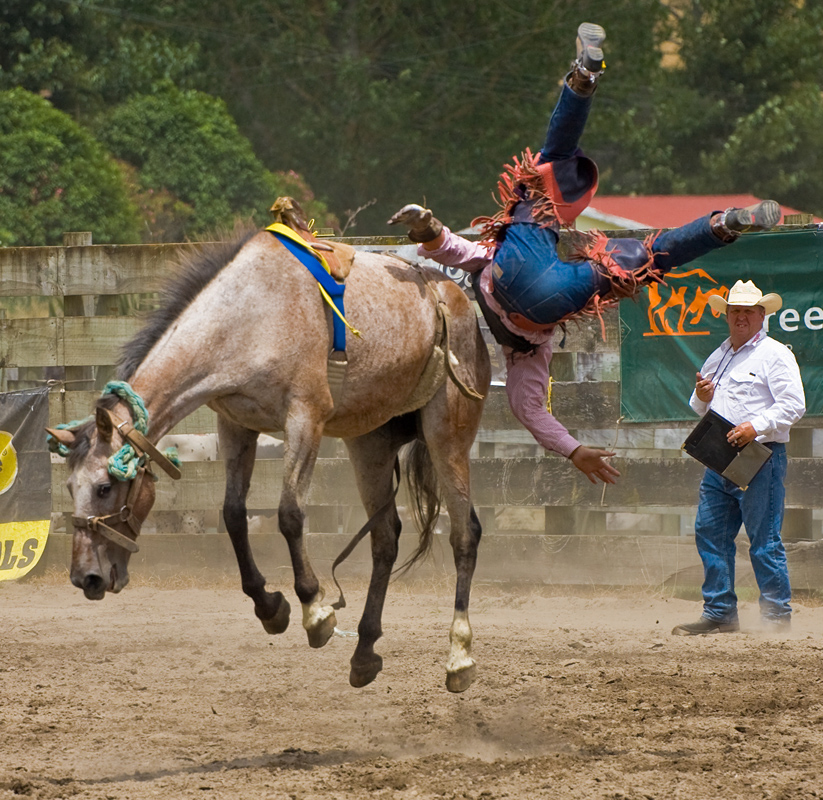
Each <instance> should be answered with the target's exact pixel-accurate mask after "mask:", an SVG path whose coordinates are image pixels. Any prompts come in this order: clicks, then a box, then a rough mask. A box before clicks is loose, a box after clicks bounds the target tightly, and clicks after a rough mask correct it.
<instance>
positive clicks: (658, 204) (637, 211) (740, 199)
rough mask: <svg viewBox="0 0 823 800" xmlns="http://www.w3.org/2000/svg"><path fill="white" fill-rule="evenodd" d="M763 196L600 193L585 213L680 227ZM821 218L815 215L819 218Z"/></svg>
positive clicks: (788, 210)
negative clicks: (605, 194) (640, 195)
mask: <svg viewBox="0 0 823 800" xmlns="http://www.w3.org/2000/svg"><path fill="white" fill-rule="evenodd" d="M760 199H761V198H759V197H755V196H754V195H751V194H719V195H711V194H694V195H664V194H653V195H644V196H643V197H630V196H628V195H612V196H610V197H609V196H603V195H597V196H596V197H595V198H594V200H593V201H592V204H591V206H589V208H588V209H586V211H584V212H583V213H584V214H586V213H587V212H588V211H595V212H600V213H601V214H607V215H608V216H610V217H621V218H623V219H626V220H631V221H633V222H635V223H638V227H640V228H676V227H677V226H678V225H685V224H686V223H687V222H691V221H692V220H693V219H697V218H698V217H702V216H703V215H704V214H708V213H709V212H710V211H723V210H724V209H727V208H730V207H732V206H735V207H738V208H740V207H743V206H750V205H752V204H753V203H757V202H758V201H759V200H760ZM781 209H782V211H783V214H784V216H785V215H786V214H799V213H801V212H800V211H797V210H796V209H794V208H789V206H781ZM781 221H782V220H781ZM820 221H821V220H820V219H819V218H818V217H815V222H820Z"/></svg>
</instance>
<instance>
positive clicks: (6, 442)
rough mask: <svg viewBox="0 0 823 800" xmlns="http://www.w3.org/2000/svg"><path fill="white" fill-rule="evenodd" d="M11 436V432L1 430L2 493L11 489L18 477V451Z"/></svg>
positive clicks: (0, 489) (0, 482)
mask: <svg viewBox="0 0 823 800" xmlns="http://www.w3.org/2000/svg"><path fill="white" fill-rule="evenodd" d="M11 438H12V435H11V434H10V433H6V431H0V494H3V492H7V491H8V490H9V489H11V487H12V484H13V483H14V479H15V478H16V477H17V451H16V450H15V449H14V445H13V444H12V443H11Z"/></svg>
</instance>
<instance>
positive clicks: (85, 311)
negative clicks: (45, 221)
mask: <svg viewBox="0 0 823 800" xmlns="http://www.w3.org/2000/svg"><path fill="white" fill-rule="evenodd" d="M91 244H92V232H91V231H73V232H66V233H64V234H63V246H64V247H88V246H89V245H91ZM63 316H64V317H92V316H94V297H93V296H89V297H85V296H83V295H79V294H78V295H64V296H63ZM66 386H67V387H69V386H70V387H71V389H72V391H81V390H91V389H94V367H93V366H88V367H66Z"/></svg>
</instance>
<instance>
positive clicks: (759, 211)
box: [711, 200, 780, 242]
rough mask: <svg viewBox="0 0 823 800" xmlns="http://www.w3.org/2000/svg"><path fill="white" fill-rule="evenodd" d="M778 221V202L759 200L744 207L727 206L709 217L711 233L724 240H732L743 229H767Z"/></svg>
mask: <svg viewBox="0 0 823 800" xmlns="http://www.w3.org/2000/svg"><path fill="white" fill-rule="evenodd" d="M778 222H780V204H779V203H777V202H776V201H775V200H761V201H760V202H759V203H755V204H754V205H751V206H746V207H745V208H727V209H726V210H725V211H723V212H722V213H720V214H715V215H714V216H713V217H712V219H711V228H712V233H714V234H715V236H717V237H718V238H719V239H722V240H723V241H724V242H733V241H735V239H737V238H738V237H739V236H740V234H741V233H743V232H744V231H767V230H769V229H770V228H773V227H774V226H775V225H777V223H778Z"/></svg>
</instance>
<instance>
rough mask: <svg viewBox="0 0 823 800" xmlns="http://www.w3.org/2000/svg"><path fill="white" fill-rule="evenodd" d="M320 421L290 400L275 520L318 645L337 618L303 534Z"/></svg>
mask: <svg viewBox="0 0 823 800" xmlns="http://www.w3.org/2000/svg"><path fill="white" fill-rule="evenodd" d="M322 431H323V423H322V421H320V420H319V419H317V417H316V414H314V413H313V409H312V408H311V407H309V406H308V405H301V404H297V403H293V404H292V408H291V409H290V410H289V414H288V417H287V419H286V426H285V436H286V444H285V452H284V454H283V490H282V493H281V495H280V506H279V508H278V520H279V523H280V531H281V533H282V534H283V536H284V537H285V539H286V543H287V544H288V546H289V554H290V555H291V563H292V568H293V569H294V591H295V592H296V594H297V597H298V598H299V599H300V603H301V605H302V606H303V627H304V628H305V629H306V633H307V635H308V638H309V645H311V646H312V647H322V646H323V645H324V644H326V642H328V640H329V639H330V638H331V637H332V635H333V634H334V628H335V626H336V625H337V619H336V618H335V615H334V609H333V608H332V607H331V606H324V605H322V601H323V592H322V590H321V589H320V583H319V582H318V580H317V576H316V575H315V574H314V570H313V569H312V567H311V564H310V563H309V557H308V554H307V553H306V544H305V539H304V537H303V522H304V519H305V514H304V512H303V503H304V501H305V497H306V492H307V491H308V488H309V484H310V483H311V476H312V472H313V470H314V464H315V462H316V460H317V451H318V449H319V447H320V439H321V436H322Z"/></svg>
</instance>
